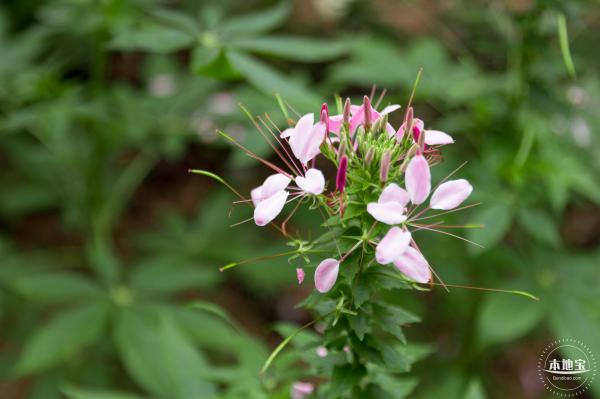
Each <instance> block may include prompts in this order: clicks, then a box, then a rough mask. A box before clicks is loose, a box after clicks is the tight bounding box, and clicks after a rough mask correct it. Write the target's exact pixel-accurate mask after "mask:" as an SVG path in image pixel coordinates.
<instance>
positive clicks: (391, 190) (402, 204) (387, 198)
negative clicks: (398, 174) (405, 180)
mask: <svg viewBox="0 0 600 399" xmlns="http://www.w3.org/2000/svg"><path fill="white" fill-rule="evenodd" d="M408 201H409V195H408V193H407V192H406V191H405V190H404V189H402V188H400V187H399V186H398V185H397V184H396V183H391V184H389V185H388V186H387V187H386V188H385V189H384V190H383V191H382V192H381V195H380V196H379V199H378V200H377V202H371V203H369V204H367V212H369V214H371V216H373V218H375V220H377V221H379V222H382V223H385V224H399V223H403V222H404V221H405V220H406V214H405V210H406V204H408Z"/></svg>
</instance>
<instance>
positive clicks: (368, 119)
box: [363, 96, 373, 131]
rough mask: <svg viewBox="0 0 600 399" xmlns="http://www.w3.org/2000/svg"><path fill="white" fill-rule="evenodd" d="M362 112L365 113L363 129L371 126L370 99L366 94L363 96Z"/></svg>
mask: <svg viewBox="0 0 600 399" xmlns="http://www.w3.org/2000/svg"><path fill="white" fill-rule="evenodd" d="M363 112H364V113H365V122H364V126H365V131H367V130H369V129H370V128H371V123H372V122H373V115H371V100H370V99H369V97H368V96H364V97H363Z"/></svg>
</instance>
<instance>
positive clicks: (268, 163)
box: [217, 130, 293, 179]
mask: <svg viewBox="0 0 600 399" xmlns="http://www.w3.org/2000/svg"><path fill="white" fill-rule="evenodd" d="M217 133H218V134H219V135H221V136H222V137H224V138H226V139H227V140H229V141H230V142H232V143H233V144H234V145H235V146H236V147H238V148H240V149H241V150H242V151H244V152H245V153H246V155H248V156H249V157H251V158H254V159H256V160H257V161H260V162H262V163H263V164H265V165H266V166H268V167H269V168H271V169H273V170H274V171H275V172H277V173H281V174H282V175H285V176H286V177H289V178H290V179H291V178H293V176H292V175H290V174H289V173H287V172H286V171H284V170H283V169H281V168H280V167H279V166H277V165H275V164H273V163H271V162H269V161H267V160H266V159H263V158H261V157H259V156H258V155H256V154H255V153H253V152H252V151H250V150H249V149H247V148H246V147H244V146H243V145H242V144H240V143H239V142H238V141H237V140H236V139H234V138H233V137H231V136H230V135H228V134H227V133H225V132H223V131H221V130H217Z"/></svg>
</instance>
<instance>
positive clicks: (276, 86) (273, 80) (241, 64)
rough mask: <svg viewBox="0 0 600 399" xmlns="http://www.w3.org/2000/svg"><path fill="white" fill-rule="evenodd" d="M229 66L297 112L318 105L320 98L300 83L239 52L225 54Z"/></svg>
mask: <svg viewBox="0 0 600 399" xmlns="http://www.w3.org/2000/svg"><path fill="white" fill-rule="evenodd" d="M227 55H228V58H229V61H230V62H231V64H232V65H233V66H234V67H235V68H236V69H237V70H238V72H239V73H240V74H242V75H243V76H244V77H245V78H246V79H247V80H248V82H250V83H251V84H252V85H254V86H256V87H257V88H258V89H260V90H262V91H264V92H265V93H272V94H273V95H274V94H275V93H278V94H280V95H281V96H282V97H283V98H284V99H286V101H288V102H289V103H290V104H292V105H293V106H294V107H295V108H296V109H297V110H298V112H301V113H302V112H305V111H308V110H311V109H313V108H314V105H315V104H319V103H320V100H321V99H320V97H319V96H318V95H316V94H314V93H311V92H310V91H308V90H307V89H305V88H304V87H303V86H302V85H300V83H297V82H295V81H294V80H292V79H291V78H290V77H288V76H284V75H283V74H282V73H281V72H279V71H277V70H276V69H273V68H272V67H270V66H269V65H267V64H265V63H263V62H262V61H260V60H258V59H256V58H255V57H253V56H251V55H249V54H246V53H243V52H240V51H233V50H232V51H229V52H228V53H227Z"/></svg>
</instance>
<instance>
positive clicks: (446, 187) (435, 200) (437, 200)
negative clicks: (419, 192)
mask: <svg viewBox="0 0 600 399" xmlns="http://www.w3.org/2000/svg"><path fill="white" fill-rule="evenodd" d="M472 191H473V186H472V185H471V184H470V183H469V182H468V181H467V180H465V179H458V180H450V181H447V182H445V183H443V184H441V185H440V186H439V187H438V188H437V189H436V190H435V191H434V192H433V194H432V195H431V200H430V202H429V207H430V208H432V209H440V210H449V209H454V208H456V207H457V206H459V205H460V204H461V203H462V202H463V201H464V200H466V199H467V198H468V197H469V195H471V192H472Z"/></svg>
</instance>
